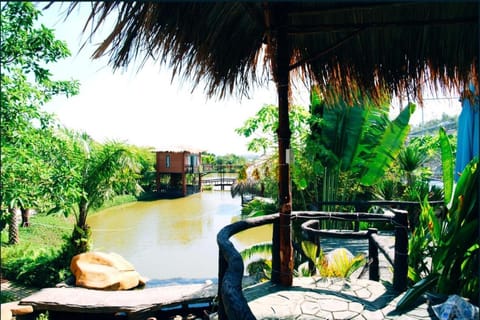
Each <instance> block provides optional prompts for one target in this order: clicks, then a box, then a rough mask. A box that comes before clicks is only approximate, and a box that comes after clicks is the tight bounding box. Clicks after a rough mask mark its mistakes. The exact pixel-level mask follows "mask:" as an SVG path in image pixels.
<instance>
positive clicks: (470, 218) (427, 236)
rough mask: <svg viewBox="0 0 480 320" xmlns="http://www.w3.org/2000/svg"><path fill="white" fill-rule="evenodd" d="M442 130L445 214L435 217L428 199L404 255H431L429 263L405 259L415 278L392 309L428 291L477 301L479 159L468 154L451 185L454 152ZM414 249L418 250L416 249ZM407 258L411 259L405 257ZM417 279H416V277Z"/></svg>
mask: <svg viewBox="0 0 480 320" xmlns="http://www.w3.org/2000/svg"><path fill="white" fill-rule="evenodd" d="M449 143H450V142H449V141H448V138H447V135H446V133H445V130H444V129H443V128H441V129H440V146H441V151H442V167H443V171H444V173H443V183H444V188H445V192H444V194H445V205H446V208H447V213H446V214H445V216H444V217H443V216H440V217H439V216H437V215H436V214H435V212H434V211H433V209H432V208H431V206H429V205H428V202H427V201H424V203H423V205H422V212H421V219H420V224H419V228H417V229H416V230H415V232H414V233H413V234H412V236H411V238H410V240H409V254H413V253H415V254H416V255H417V256H423V259H424V258H425V257H430V258H431V263H430V264H427V263H420V264H419V263H418V259H417V260H416V263H413V264H412V263H410V266H409V267H410V270H409V276H410V277H411V278H412V280H418V281H417V283H416V284H415V285H414V286H413V287H411V288H410V289H409V290H407V292H406V293H405V295H404V296H403V297H402V298H401V299H400V300H399V302H398V304H397V310H399V311H402V310H406V309H409V308H410V307H412V306H413V305H414V303H415V302H416V300H417V298H418V297H420V296H421V295H422V294H424V293H425V292H427V291H428V290H432V291H434V292H435V293H439V294H445V295H448V294H459V295H461V296H464V297H466V298H468V299H470V301H471V302H472V303H474V304H478V303H479V301H478V296H479V276H478V259H479V256H480V246H479V240H480V239H479V232H478V226H479V222H478V215H477V213H478V212H479V209H480V207H479V199H478V190H477V188H478V184H479V181H478V180H479V179H480V172H479V159H478V158H473V159H472V160H471V161H470V163H469V164H468V165H467V166H466V167H465V169H464V171H463V172H462V174H461V176H460V178H459V180H458V182H457V185H456V186H454V184H453V180H454V179H453V153H452V152H451V147H450V146H449ZM415 250H417V252H415ZM410 262H412V259H410ZM419 279H420V280H419Z"/></svg>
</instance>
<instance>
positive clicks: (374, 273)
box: [367, 228, 380, 281]
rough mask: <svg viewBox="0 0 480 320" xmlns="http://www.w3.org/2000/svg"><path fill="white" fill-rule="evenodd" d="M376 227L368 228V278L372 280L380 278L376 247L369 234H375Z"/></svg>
mask: <svg viewBox="0 0 480 320" xmlns="http://www.w3.org/2000/svg"><path fill="white" fill-rule="evenodd" d="M377 232H378V230H377V229H376V228H368V233H367V234H368V278H369V279H370V280H373V281H379V280H380V272H379V262H378V247H377V245H376V244H375V241H373V239H372V237H371V235H372V234H376V233H377Z"/></svg>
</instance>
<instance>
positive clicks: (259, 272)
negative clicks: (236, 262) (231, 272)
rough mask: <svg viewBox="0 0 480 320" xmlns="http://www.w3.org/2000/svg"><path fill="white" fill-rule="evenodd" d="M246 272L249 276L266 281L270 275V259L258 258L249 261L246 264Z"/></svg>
mask: <svg viewBox="0 0 480 320" xmlns="http://www.w3.org/2000/svg"><path fill="white" fill-rule="evenodd" d="M247 272H248V274H249V275H250V276H255V277H256V278H257V280H258V281H267V280H268V279H270V278H271V277H272V261H271V260H267V259H259V260H256V261H253V262H250V263H249V264H248V265H247Z"/></svg>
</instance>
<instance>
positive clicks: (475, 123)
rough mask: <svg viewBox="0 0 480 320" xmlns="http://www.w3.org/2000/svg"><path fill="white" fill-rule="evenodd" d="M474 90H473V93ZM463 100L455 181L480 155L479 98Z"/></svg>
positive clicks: (471, 97) (459, 119)
mask: <svg viewBox="0 0 480 320" xmlns="http://www.w3.org/2000/svg"><path fill="white" fill-rule="evenodd" d="M473 89H474V88H471V92H472V93H473V92H474V90H473ZM464 96H465V97H464V98H463V99H462V100H461V102H462V111H461V112H460V116H459V118H458V134H457V155H456V161H455V181H457V180H458V178H459V177H460V174H461V173H462V171H463V169H464V168H465V166H466V165H467V164H468V163H469V162H470V160H472V159H473V157H475V156H478V155H479V148H480V141H479V136H480V112H479V97H478V95H477V96H474V95H473V94H470V95H464Z"/></svg>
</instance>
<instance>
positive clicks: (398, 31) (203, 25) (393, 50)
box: [90, 1, 479, 97]
mask: <svg viewBox="0 0 480 320" xmlns="http://www.w3.org/2000/svg"><path fill="white" fill-rule="evenodd" d="M282 11H283V12H285V11H286V12H287V13H288V22H287V23H286V25H285V24H280V23H278V21H277V17H278V13H279V12H282ZM107 15H108V16H111V15H113V16H116V17H117V23H116V27H115V29H114V30H112V32H111V34H110V36H109V37H108V38H107V39H105V41H104V42H103V43H102V44H101V45H100V46H99V47H98V49H97V50H96V52H95V54H94V56H95V57H98V56H101V55H108V56H109V57H110V63H111V65H112V66H113V67H114V68H122V67H126V66H127V65H129V64H130V63H131V62H132V60H133V59H146V58H149V57H152V58H154V59H157V60H160V61H162V62H168V63H169V64H170V65H171V66H172V67H173V71H174V76H178V75H180V76H181V77H186V78H190V79H192V80H194V83H196V84H198V83H201V82H202V81H205V82H204V83H206V88H204V89H205V90H206V93H207V94H208V95H220V96H222V95H225V94H227V93H238V94H241V95H242V94H246V93H247V92H248V91H249V89H250V86H253V85H255V84H258V83H262V82H264V81H266V80H268V79H269V78H271V77H272V75H273V77H274V78H275V68H276V66H272V65H271V63H272V62H274V60H273V59H271V57H272V55H273V53H274V49H275V46H276V34H277V31H278V30H279V28H286V29H287V32H288V54H289V56H290V68H291V70H293V71H298V73H297V75H300V76H302V78H303V79H306V80H307V81H309V83H310V81H314V82H316V83H318V84H319V85H320V87H321V88H322V89H323V91H324V92H335V93H343V94H344V95H347V96H348V95H349V94H350V93H351V92H352V89H355V88H357V87H358V88H359V89H361V91H362V92H364V93H365V92H367V93H372V94H373V95H374V96H375V95H376V94H378V93H379V92H381V90H380V89H384V88H386V89H388V92H389V93H402V94H408V95H409V96H410V97H413V96H415V94H417V93H418V92H419V90H418V89H420V88H421V87H422V86H424V85H427V86H431V87H434V88H436V87H437V86H438V87H441V88H445V89H452V88H453V89H457V90H458V91H461V90H462V88H463V87H464V86H465V85H466V84H468V82H469V81H471V80H473V81H474V83H475V84H476V87H477V89H478V75H477V72H478V51H479V40H478V39H479V31H478V24H479V2H478V1H465V2H461V1H455V2H453V1H452V2H428V1H422V2H406V1H396V2H394V1H388V2H362V1H357V2H353V1H352V2H343V1H335V2H323V1H322V2H313V1H312V2H291V3H288V2H275V1H272V2H266V1H262V2H218V3H217V2H165V3H159V2H138V1H137V2H130V1H128V2H123V1H117V2H95V3H94V4H93V5H92V15H91V20H90V22H92V23H93V25H94V26H96V25H97V24H100V23H101V22H102V21H103V20H104V18H105V17H106V16H107ZM261 59H265V61H266V62H267V63H261V62H262V61H261ZM259 67H260V70H257V69H258V68H259ZM261 71H266V72H261ZM327 88H333V89H335V90H333V91H332V90H329V91H328V90H326V89H327Z"/></svg>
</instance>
